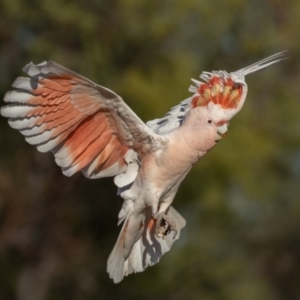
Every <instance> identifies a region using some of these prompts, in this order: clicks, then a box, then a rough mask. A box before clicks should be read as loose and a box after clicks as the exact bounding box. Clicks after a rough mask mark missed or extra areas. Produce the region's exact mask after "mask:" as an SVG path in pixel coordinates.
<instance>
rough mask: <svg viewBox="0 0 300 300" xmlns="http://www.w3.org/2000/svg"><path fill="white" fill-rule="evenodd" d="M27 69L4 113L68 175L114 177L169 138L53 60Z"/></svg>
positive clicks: (9, 95) (113, 95)
mask: <svg viewBox="0 0 300 300" xmlns="http://www.w3.org/2000/svg"><path fill="white" fill-rule="evenodd" d="M23 70H24V72H25V73H27V74H28V75H29V76H30V78H28V77H18V78H17V79H16V80H15V82H14V83H13V88H14V90H12V91H9V92H8V93H7V94H6V95H5V97H4V101H5V102H7V103H8V105H7V106H4V107H2V108H1V114H2V115H3V116H4V117H8V118H9V121H8V122H9V124H10V126H11V127H13V128H15V129H18V130H19V131H20V132H21V133H22V134H23V135H24V136H25V139H26V141H27V142H28V143H30V144H32V145H35V146H37V149H38V150H39V151H41V152H47V151H51V152H53V154H54V155H55V161H56V163H57V164H58V165H59V166H61V167H62V170H63V173H64V174H65V175H67V176H71V175H73V174H74V173H75V172H77V171H80V170H81V171H82V172H83V173H84V174H85V176H87V177H90V178H99V177H106V176H115V175H118V174H120V173H123V172H125V171H126V169H127V166H128V161H129V160H133V159H136V157H137V155H138V156H143V155H145V154H148V153H150V152H152V151H156V150H158V149H160V148H162V147H163V146H164V144H165V143H166V142H167V140H166V139H165V138H163V137H161V136H159V135H157V134H155V133H154V132H153V131H152V130H151V129H150V128H149V127H147V126H146V125H145V124H144V123H143V122H142V121H141V119H140V118H139V117H138V116H137V115H136V114H135V113H134V112H133V111H132V110H131V109H130V108H129V106H127V105H126V103H125V102H124V101H123V100H122V98H121V97H120V96H118V95H117V94H116V93H114V92H113V91H111V90H109V89H107V88H105V87H102V86H99V85H97V84H95V83H93V82H92V81H90V80H88V79H86V78H84V77H83V76H81V75H79V74H77V73H75V72H72V71H70V70H68V69H67V68H65V67H63V66H61V65H59V64H57V63H55V62H52V61H49V62H43V63H41V64H38V65H34V64H33V63H30V64H28V65H27V66H26V67H25V68H24V69H23ZM121 185H122V184H121Z"/></svg>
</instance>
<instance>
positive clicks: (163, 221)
mask: <svg viewBox="0 0 300 300" xmlns="http://www.w3.org/2000/svg"><path fill="white" fill-rule="evenodd" d="M171 231H173V234H174V236H173V239H174V238H175V237H176V234H177V228H176V224H175V222H174V220H173V219H172V218H171V217H169V216H168V215H165V214H161V215H160V216H159V217H158V218H157V221H156V235H157V236H158V237H159V238H164V237H165V236H166V235H168V234H169V233H170V232H171Z"/></svg>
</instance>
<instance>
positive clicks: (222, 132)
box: [216, 123, 228, 142]
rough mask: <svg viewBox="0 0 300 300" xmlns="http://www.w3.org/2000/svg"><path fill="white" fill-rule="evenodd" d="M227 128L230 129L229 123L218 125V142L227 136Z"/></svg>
mask: <svg viewBox="0 0 300 300" xmlns="http://www.w3.org/2000/svg"><path fill="white" fill-rule="evenodd" d="M227 130H228V125H227V124H226V123H225V124H223V125H221V126H218V127H217V138H216V142H219V141H220V140H222V139H223V138H225V137H226V136H227Z"/></svg>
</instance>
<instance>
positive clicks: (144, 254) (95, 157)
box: [1, 51, 285, 283]
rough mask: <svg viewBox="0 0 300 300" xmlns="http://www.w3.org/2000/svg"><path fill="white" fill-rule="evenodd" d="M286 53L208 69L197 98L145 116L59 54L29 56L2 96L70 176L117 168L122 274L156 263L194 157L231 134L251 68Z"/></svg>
mask: <svg viewBox="0 0 300 300" xmlns="http://www.w3.org/2000/svg"><path fill="white" fill-rule="evenodd" d="M282 59H285V51H282V52H279V53H276V54H274V55H271V56H269V57H267V58H265V59H263V60H261V61H259V62H256V63H254V64H252V65H250V66H248V67H245V68H242V69H240V70H238V71H235V72H230V73H228V72H226V71H212V72H202V73H201V75H200V81H198V80H195V79H192V82H193V84H192V85H191V86H190V88H189V91H190V92H191V93H192V95H191V97H189V98H187V99H186V100H184V101H182V102H180V103H179V104H178V105H176V106H174V107H173V108H172V109H171V110H170V111H169V112H168V113H167V114H166V115H165V116H163V117H162V118H158V119H155V120H152V121H149V122H147V123H144V122H143V121H142V120H141V119H140V118H139V117H138V116H137V115H136V114H135V113H134V112H133V111H132V110H131V108H130V107H129V106H128V105H127V104H126V103H125V102H124V101H123V99H122V98H121V97H120V96H119V95H117V94H116V93H115V92H114V91H112V90H110V89H108V88H106V87H103V86H101V85H97V84H96V83H94V82H92V81H91V80H89V79H87V78H85V77H83V76H81V75H79V74H77V73H75V72H73V71H71V70H69V69H67V68H65V67H63V66H62V65H60V64H58V63H56V62H54V61H44V62H42V63H40V64H36V65H35V64H34V63H32V62H31V63H29V64H27V65H26V66H25V67H24V68H23V71H24V72H25V73H26V74H27V75H28V76H27V77H18V78H17V79H16V80H15V81H14V82H13V84H12V87H13V89H12V90H11V91H8V92H7V93H6V94H5V96H4V101H5V102H6V105H5V106H3V107H1V115H2V116H3V117H6V118H8V123H9V125H10V126H11V127H12V128H14V129H17V130H19V131H20V133H21V134H23V135H24V136H25V140H26V141H27V142H28V143H29V144H31V145H35V146H36V147H37V149H38V151H40V152H48V151H51V152H52V153H53V154H54V157H55V162H56V163H57V165H58V166H60V167H61V169H62V172H63V174H64V175H66V176H72V175H73V174H75V173H76V172H78V171H81V172H82V173H83V174H84V175H85V176H86V177H87V178H91V179H97V178H102V177H114V183H115V185H116V186H117V188H118V195H120V196H121V197H122V198H123V200H124V201H123V203H122V208H121V210H120V212H119V215H118V225H120V224H122V223H123V225H122V228H121V231H120V234H119V237H118V239H117V242H116V244H115V246H114V247H113V250H112V252H111V254H110V256H109V258H108V261H107V272H108V274H109V277H110V278H111V279H113V281H114V282H115V283H119V282H120V281H122V280H123V278H124V276H127V275H129V274H131V273H136V272H142V271H144V270H145V269H146V268H147V267H148V266H152V265H154V264H156V263H158V262H159V261H160V259H161V257H162V256H163V255H164V254H165V253H166V252H167V251H169V250H170V248H171V247H172V245H173V243H174V242H175V241H176V240H178V239H179V237H180V233H181V230H182V229H183V227H184V226H185V225H186V221H185V219H184V218H183V217H182V216H181V215H180V214H179V213H178V212H177V211H176V210H175V209H174V208H173V206H172V202H173V200H174V197H175V195H176V192H177V190H178V188H179V186H180V184H181V182H182V181H183V180H184V178H185V177H186V175H187V174H188V173H189V171H190V170H191V168H192V167H193V165H194V164H195V163H196V162H198V160H199V159H200V158H202V157H203V156H204V155H205V154H206V153H207V152H208V151H210V150H211V149H212V148H213V147H214V146H215V145H216V144H217V143H218V142H219V141H221V140H222V139H223V138H225V137H226V135H227V131H228V125H229V122H230V120H231V119H232V118H233V117H234V116H235V115H236V114H237V113H238V112H239V111H240V110H241V108H242V107H243V105H244V102H245V99H246V95H247V92H248V86H247V84H246V81H245V76H246V75H248V74H250V73H253V72H256V71H258V70H261V69H264V68H266V67H268V66H270V65H272V64H275V63H277V62H279V61H281V60H282Z"/></svg>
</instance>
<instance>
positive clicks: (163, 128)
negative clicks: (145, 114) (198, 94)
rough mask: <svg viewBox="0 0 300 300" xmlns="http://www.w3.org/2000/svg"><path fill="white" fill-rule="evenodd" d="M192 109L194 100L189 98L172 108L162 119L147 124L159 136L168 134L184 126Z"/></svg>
mask: <svg viewBox="0 0 300 300" xmlns="http://www.w3.org/2000/svg"><path fill="white" fill-rule="evenodd" d="M191 108H192V98H188V99H186V100H184V101H182V102H180V103H179V104H178V105H176V106H174V107H172V108H171V110H170V111H169V112H168V113H167V114H165V115H164V116H163V117H162V118H159V119H155V120H152V121H148V122H147V123H146V124H147V126H148V127H149V128H151V129H152V130H153V131H154V132H155V133H157V134H166V133H168V132H170V131H172V130H174V129H176V128H178V127H179V126H181V125H182V123H183V121H184V119H185V116H186V114H187V113H188V112H189V111H190V109H191Z"/></svg>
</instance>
